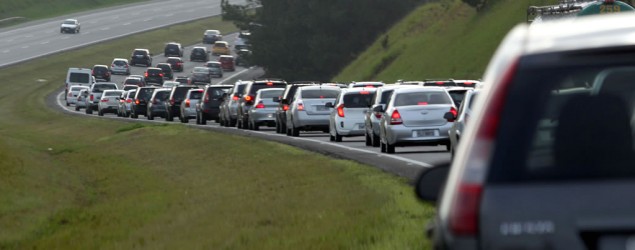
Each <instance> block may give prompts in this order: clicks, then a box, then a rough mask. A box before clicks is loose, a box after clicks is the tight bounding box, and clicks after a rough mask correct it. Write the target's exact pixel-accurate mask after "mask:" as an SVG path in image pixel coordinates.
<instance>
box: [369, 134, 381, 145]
mask: <svg viewBox="0 0 635 250" xmlns="http://www.w3.org/2000/svg"><path fill="white" fill-rule="evenodd" d="M371 136H372V140H371V141H372V144H373V147H379V136H376V135H375V133H372V135H371Z"/></svg>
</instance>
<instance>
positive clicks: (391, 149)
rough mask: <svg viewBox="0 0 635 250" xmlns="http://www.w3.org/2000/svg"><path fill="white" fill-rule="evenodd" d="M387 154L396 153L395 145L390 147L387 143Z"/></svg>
mask: <svg viewBox="0 0 635 250" xmlns="http://www.w3.org/2000/svg"><path fill="white" fill-rule="evenodd" d="M386 153H389V154H394V153H395V145H390V144H388V143H386Z"/></svg>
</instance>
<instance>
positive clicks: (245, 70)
mask: <svg viewBox="0 0 635 250" xmlns="http://www.w3.org/2000/svg"><path fill="white" fill-rule="evenodd" d="M250 69H251V68H246V69H243V70H241V71H238V72H237V73H236V74H234V75H232V76H230V77H227V78H225V79H223V80H222V81H220V82H218V84H223V83H224V82H226V81H229V80H231V79H233V78H234V77H236V76H239V75H240V74H242V73H245V72H247V71H248V70H250Z"/></svg>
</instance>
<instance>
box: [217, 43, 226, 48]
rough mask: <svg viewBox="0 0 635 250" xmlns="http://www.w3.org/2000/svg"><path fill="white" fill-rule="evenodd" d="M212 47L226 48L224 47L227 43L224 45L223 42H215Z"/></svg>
mask: <svg viewBox="0 0 635 250" xmlns="http://www.w3.org/2000/svg"><path fill="white" fill-rule="evenodd" d="M214 47H216V48H226V47H227V45H226V44H224V43H215V44H214Z"/></svg>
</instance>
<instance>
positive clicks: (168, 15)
mask: <svg viewBox="0 0 635 250" xmlns="http://www.w3.org/2000/svg"><path fill="white" fill-rule="evenodd" d="M164 16H165V17H171V16H174V13H168V14H165V15H164Z"/></svg>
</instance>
